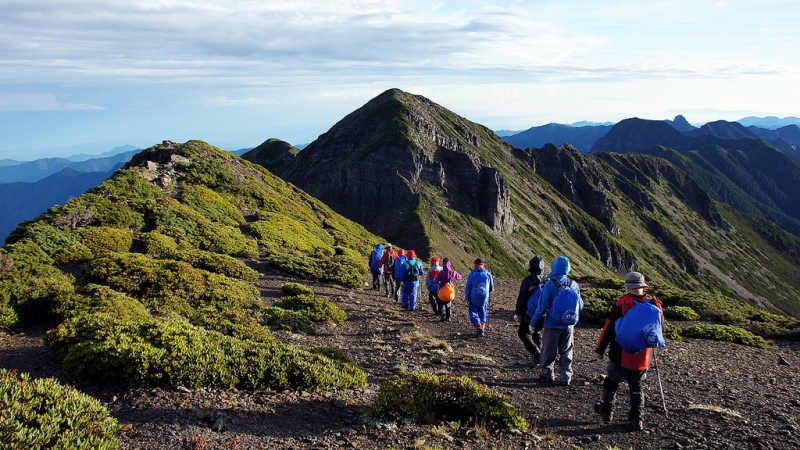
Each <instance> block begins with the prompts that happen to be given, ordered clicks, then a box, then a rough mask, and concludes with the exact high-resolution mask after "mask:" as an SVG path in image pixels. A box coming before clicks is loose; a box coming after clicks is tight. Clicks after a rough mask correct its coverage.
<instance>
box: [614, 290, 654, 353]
mask: <svg viewBox="0 0 800 450" xmlns="http://www.w3.org/2000/svg"><path fill="white" fill-rule="evenodd" d="M661 321H662V319H661V310H660V309H658V306H656V305H654V304H652V303H651V302H650V297H647V298H646V299H645V300H644V302H640V301H638V300H634V301H633V308H631V309H629V310H628V312H627V313H625V315H624V316H622V317H620V318H619V319H617V323H615V324H614V330H615V331H616V333H617V337H616V338H615V340H616V341H617V344H619V345H620V346H621V347H622V349H623V350H625V351H626V352H628V353H630V354H636V353H639V352H641V351H642V350H644V349H646V348H662V347H666V345H667V343H666V341H664V334H663V333H662V326H661V324H662V322H661Z"/></svg>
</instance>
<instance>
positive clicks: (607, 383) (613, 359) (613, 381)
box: [594, 272, 663, 430]
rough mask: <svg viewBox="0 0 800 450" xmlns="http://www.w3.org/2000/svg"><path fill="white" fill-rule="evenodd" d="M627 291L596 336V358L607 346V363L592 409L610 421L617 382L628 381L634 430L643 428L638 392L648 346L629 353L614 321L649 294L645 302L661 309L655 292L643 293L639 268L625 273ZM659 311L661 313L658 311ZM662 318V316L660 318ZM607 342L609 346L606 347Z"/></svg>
mask: <svg viewBox="0 0 800 450" xmlns="http://www.w3.org/2000/svg"><path fill="white" fill-rule="evenodd" d="M622 287H624V288H625V289H626V290H627V291H626V293H625V295H623V296H622V298H620V299H619V300H617V302H616V303H615V304H614V306H612V307H611V311H610V312H609V313H608V318H607V319H606V322H605V324H604V325H603V330H602V331H601V332H600V338H599V339H598V340H597V348H596V349H595V352H596V353H597V360H598V361H602V360H603V354H604V353H605V351H606V348H608V366H607V367H606V373H607V375H608V376H607V377H606V379H605V380H604V381H603V394H602V397H601V399H600V401H598V402H597V403H596V404H595V406H594V409H595V412H596V413H598V414H599V415H600V418H601V420H602V421H603V423H609V422H611V420H612V418H613V408H614V397H615V396H616V394H617V389H618V388H619V384H620V383H621V382H623V381H627V382H628V389H629V391H630V396H631V399H630V410H629V411H628V422H629V423H630V426H631V428H632V429H634V430H642V429H644V422H643V420H642V419H643V415H644V410H643V407H644V392H642V381H644V379H645V377H646V376H647V368H648V367H649V366H650V349H649V348H645V349H644V350H642V351H640V352H638V353H635V354H631V353H628V352H627V351H625V349H623V348H622V346H621V345H620V344H619V343H617V341H616V339H615V338H616V329H615V328H616V327H615V324H616V322H617V321H618V320H619V319H620V318H622V317H623V316H624V315H625V314H627V313H628V312H629V311H630V310H631V308H633V307H634V305H635V303H634V302H640V303H641V302H645V301H646V300H647V299H648V297H649V302H650V303H652V304H653V305H655V306H656V307H657V308H658V309H659V310H661V309H662V307H661V303H659V301H658V299H656V298H655V296H653V295H650V296H647V295H645V293H644V289H645V288H646V287H648V286H647V283H646V282H645V279H644V275H642V274H641V273H639V272H630V273H628V275H626V276H625V284H623V285H622ZM662 314H663V313H662ZM662 320H663V319H662ZM609 346H610V348H609Z"/></svg>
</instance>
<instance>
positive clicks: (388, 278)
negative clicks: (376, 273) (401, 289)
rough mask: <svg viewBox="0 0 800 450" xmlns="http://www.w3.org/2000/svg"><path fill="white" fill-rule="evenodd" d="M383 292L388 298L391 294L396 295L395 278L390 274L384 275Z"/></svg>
mask: <svg viewBox="0 0 800 450" xmlns="http://www.w3.org/2000/svg"><path fill="white" fill-rule="evenodd" d="M383 291H384V293H385V294H386V295H387V296H388V295H389V293H390V292H391V293H392V294H395V292H394V276H393V275H392V274H390V273H384V274H383Z"/></svg>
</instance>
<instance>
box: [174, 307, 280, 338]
mask: <svg viewBox="0 0 800 450" xmlns="http://www.w3.org/2000/svg"><path fill="white" fill-rule="evenodd" d="M189 322H190V323H191V324H192V325H195V326H198V327H201V328H205V329H206V330H212V331H217V332H220V333H222V334H224V335H226V336H232V337H235V338H239V339H249V340H251V341H256V342H275V336H273V334H272V333H270V331H269V330H268V329H267V328H265V327H264V326H263V325H262V324H261V322H260V321H259V320H258V319H256V318H255V317H253V316H252V315H251V314H250V313H249V312H248V311H246V310H244V309H240V308H226V307H224V306H221V305H205V306H203V307H200V308H197V309H196V310H195V311H194V314H193V315H192V317H191V318H190V319H189Z"/></svg>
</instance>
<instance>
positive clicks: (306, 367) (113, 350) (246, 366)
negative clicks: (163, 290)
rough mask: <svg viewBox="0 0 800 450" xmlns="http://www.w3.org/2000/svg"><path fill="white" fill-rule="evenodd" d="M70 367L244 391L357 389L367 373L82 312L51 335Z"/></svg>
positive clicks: (286, 349) (156, 323)
mask: <svg viewBox="0 0 800 450" xmlns="http://www.w3.org/2000/svg"><path fill="white" fill-rule="evenodd" d="M45 343H46V344H47V345H48V346H49V347H51V348H53V349H54V350H55V351H56V352H58V354H59V355H60V356H61V357H62V360H63V364H64V368H65V369H66V370H67V371H68V372H69V373H70V374H72V375H73V376H76V377H80V378H81V379H87V380H116V379H122V380H125V381H128V382H133V383H140V384H170V385H184V386H193V387H198V388H199V387H220V388H228V387H233V386H235V387H237V388H240V389H267V388H271V389H279V390H283V389H298V390H306V391H319V390H334V389H355V388H360V387H363V386H364V384H365V383H366V374H365V373H364V371H363V370H362V369H361V368H360V367H358V366H356V365H353V364H351V363H346V362H341V361H336V360H332V359H330V358H328V357H326V356H322V355H319V354H316V353H311V352H308V351H305V350H302V349H299V348H296V347H292V346H288V345H285V344H279V343H274V342H256V341H253V340H249V339H239V338H235V337H231V336H225V335H222V334H220V333H217V332H214V331H208V330H205V329H203V328H199V327H196V326H193V325H191V324H190V323H188V322H187V321H186V320H183V319H180V318H172V319H167V320H158V319H152V318H150V319H143V320H125V319H118V318H115V317H112V316H111V315H110V314H107V313H102V312H98V313H92V314H83V315H81V316H80V317H73V318H70V319H67V320H66V321H64V323H63V324H61V325H59V326H58V327H57V328H55V329H53V330H51V331H49V332H48V333H47V334H46V335H45Z"/></svg>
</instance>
